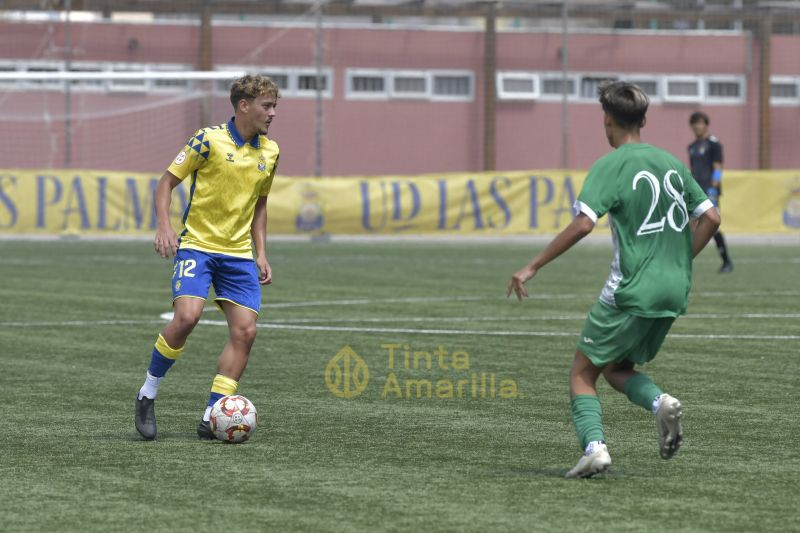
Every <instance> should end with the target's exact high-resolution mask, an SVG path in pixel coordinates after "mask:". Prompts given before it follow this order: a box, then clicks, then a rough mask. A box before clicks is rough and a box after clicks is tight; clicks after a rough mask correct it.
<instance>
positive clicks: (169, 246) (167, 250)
mask: <svg viewBox="0 0 800 533" xmlns="http://www.w3.org/2000/svg"><path fill="white" fill-rule="evenodd" d="M153 246H154V247H155V249H156V253H157V254H158V255H160V256H161V257H163V258H164V259H166V258H168V257H172V256H174V255H175V254H176V253H178V236H177V235H176V234H175V231H173V229H172V228H159V230H158V231H156V238H155V240H154V241H153Z"/></svg>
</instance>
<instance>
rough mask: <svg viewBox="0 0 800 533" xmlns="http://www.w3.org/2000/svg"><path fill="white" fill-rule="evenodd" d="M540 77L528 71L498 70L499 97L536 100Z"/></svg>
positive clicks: (502, 98)
mask: <svg viewBox="0 0 800 533" xmlns="http://www.w3.org/2000/svg"><path fill="white" fill-rule="evenodd" d="M538 96H539V78H538V77H537V76H536V74H531V73H527V72H498V73H497V97H498V98H499V99H501V100H535V99H536V98H537V97H538Z"/></svg>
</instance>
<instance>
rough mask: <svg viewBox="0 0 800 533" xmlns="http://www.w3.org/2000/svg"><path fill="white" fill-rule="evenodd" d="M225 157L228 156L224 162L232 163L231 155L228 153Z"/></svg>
mask: <svg viewBox="0 0 800 533" xmlns="http://www.w3.org/2000/svg"><path fill="white" fill-rule="evenodd" d="M226 155H227V156H228V159H226V161H227V162H228V163H233V154H232V153H230V152H228V153H227V154H226Z"/></svg>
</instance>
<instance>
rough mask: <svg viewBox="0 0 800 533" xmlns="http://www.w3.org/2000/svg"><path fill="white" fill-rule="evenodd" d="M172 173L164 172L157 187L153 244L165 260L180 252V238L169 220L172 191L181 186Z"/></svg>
mask: <svg viewBox="0 0 800 533" xmlns="http://www.w3.org/2000/svg"><path fill="white" fill-rule="evenodd" d="M180 182H181V180H179V179H178V178H177V177H176V176H175V175H174V174H172V173H171V172H170V171H166V172H164V175H163V176H161V179H160V180H158V185H157V186H156V197H155V202H156V224H157V226H156V237H155V240H154V242H153V245H154V246H155V249H156V253H158V255H160V256H161V257H163V258H167V257H172V256H173V255H175V254H176V253H177V252H178V236H177V235H176V234H175V230H173V229H172V223H170V220H169V206H170V203H171V202H172V190H173V189H174V188H175V187H177V186H178V185H179V184H180Z"/></svg>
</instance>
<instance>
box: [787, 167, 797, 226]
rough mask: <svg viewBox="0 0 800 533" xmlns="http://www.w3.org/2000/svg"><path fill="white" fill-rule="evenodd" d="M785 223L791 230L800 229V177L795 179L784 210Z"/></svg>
mask: <svg viewBox="0 0 800 533" xmlns="http://www.w3.org/2000/svg"><path fill="white" fill-rule="evenodd" d="M783 223H784V224H785V225H786V226H787V227H789V228H800V177H795V183H794V186H792V188H791V189H790V190H789V198H788V199H787V200H786V207H784V209H783Z"/></svg>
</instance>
